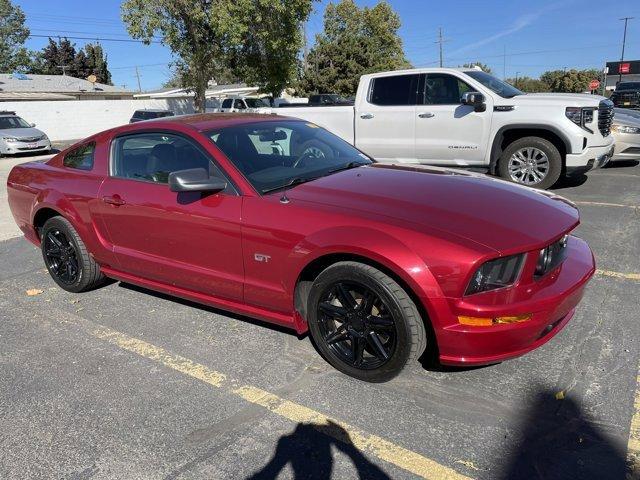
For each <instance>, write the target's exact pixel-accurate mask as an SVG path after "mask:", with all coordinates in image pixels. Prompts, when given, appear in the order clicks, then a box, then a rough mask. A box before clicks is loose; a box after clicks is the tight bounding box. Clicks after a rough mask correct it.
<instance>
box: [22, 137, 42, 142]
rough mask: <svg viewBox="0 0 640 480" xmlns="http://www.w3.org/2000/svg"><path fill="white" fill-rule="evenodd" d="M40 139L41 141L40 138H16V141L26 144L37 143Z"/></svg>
mask: <svg viewBox="0 0 640 480" xmlns="http://www.w3.org/2000/svg"><path fill="white" fill-rule="evenodd" d="M40 139H42V137H41V136H40V137H22V138H18V141H19V142H24V143H28V142H37V141H38V140H40Z"/></svg>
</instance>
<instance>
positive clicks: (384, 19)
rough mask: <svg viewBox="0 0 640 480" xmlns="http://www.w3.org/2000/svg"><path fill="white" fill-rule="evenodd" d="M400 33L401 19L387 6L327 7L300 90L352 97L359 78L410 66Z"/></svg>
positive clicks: (346, 1) (349, 1)
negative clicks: (322, 25)
mask: <svg viewBox="0 0 640 480" xmlns="http://www.w3.org/2000/svg"><path fill="white" fill-rule="evenodd" d="M399 28H400V18H399V17H398V15H397V14H396V13H395V12H394V11H393V9H392V8H391V6H390V5H389V4H388V3H387V2H386V1H382V2H379V3H378V4H376V5H375V6H374V7H371V8H369V7H364V8H359V7H358V6H357V5H356V3H355V2H354V1H353V0H341V1H340V2H338V3H337V4H336V3H329V5H327V8H326V10H325V14H324V31H323V32H322V33H321V34H319V35H317V36H316V43H315V45H314V47H313V48H312V49H311V51H310V52H309V55H308V58H307V66H306V68H305V69H304V71H303V72H302V76H301V79H300V81H299V83H298V88H297V89H298V90H299V91H300V93H302V94H306V95H309V94H312V93H340V94H343V95H353V94H355V92H356V90H357V88H358V82H359V79H360V76H361V75H364V74H367V73H373V72H379V71H384V70H397V69H400V68H408V67H410V64H409V62H408V61H407V59H406V58H405V55H404V50H403V47H402V40H401V39H400V37H399V36H398V29H399Z"/></svg>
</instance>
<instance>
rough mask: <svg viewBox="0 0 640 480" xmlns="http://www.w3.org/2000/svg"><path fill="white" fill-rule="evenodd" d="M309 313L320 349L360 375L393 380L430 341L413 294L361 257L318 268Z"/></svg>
mask: <svg viewBox="0 0 640 480" xmlns="http://www.w3.org/2000/svg"><path fill="white" fill-rule="evenodd" d="M305 313H306V319H307V322H308V324H309V332H310V334H311V338H312V339H313V343H314V345H315V346H316V348H317V349H318V351H319V352H320V354H322V356H323V357H324V358H325V359H326V360H327V362H329V363H330V364H331V365H333V366H334V367H335V368H336V369H338V370H340V371H341V372H343V373H345V374H347V375H350V376H352V377H354V378H357V379H359V380H364V381H367V382H386V381H388V380H391V379H392V378H393V377H395V376H396V375H398V374H399V373H400V372H401V371H402V369H403V368H404V367H405V365H406V364H407V362H409V361H412V360H417V359H418V358H419V357H420V355H421V354H422V352H424V350H425V348H426V345H427V337H426V328H425V323H424V321H423V318H422V317H421V315H420V313H419V311H418V309H417V307H416V305H415V303H414V302H413V300H412V299H411V297H410V295H409V294H408V293H407V292H406V291H405V290H404V289H403V288H402V287H401V286H400V285H399V284H398V283H397V282H396V281H395V280H394V279H392V278H391V277H389V276H388V275H387V274H385V273H383V272H381V271H380V270H378V269H377V268H375V267H373V266H371V265H366V264H363V263H360V262H355V261H342V262H336V263H334V264H332V265H330V266H328V267H327V268H325V269H324V270H323V271H322V272H320V274H319V275H318V276H317V277H316V278H315V280H314V282H313V285H312V286H311V289H310V290H309V297H308V299H307V308H306V312H305Z"/></svg>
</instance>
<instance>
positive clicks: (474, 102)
mask: <svg viewBox="0 0 640 480" xmlns="http://www.w3.org/2000/svg"><path fill="white" fill-rule="evenodd" d="M460 101H461V102H462V104H463V105H469V106H470V107H473V109H474V110H475V111H476V112H484V111H485V110H486V109H487V106H486V105H485V103H484V95H482V94H481V93H480V92H465V93H463V94H462V98H461V99H460Z"/></svg>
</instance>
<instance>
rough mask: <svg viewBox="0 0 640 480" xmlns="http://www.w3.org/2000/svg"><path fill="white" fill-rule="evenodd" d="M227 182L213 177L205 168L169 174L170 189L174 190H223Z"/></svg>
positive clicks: (213, 191) (212, 191)
mask: <svg viewBox="0 0 640 480" xmlns="http://www.w3.org/2000/svg"><path fill="white" fill-rule="evenodd" d="M225 188H227V182H225V181H224V180H222V179H221V178H218V177H212V176H210V175H209V172H207V171H206V170H205V169H204V168H190V169H188V170H178V171H177V172H171V173H170V174H169V190H171V191H172V192H211V193H215V192H221V191H222V190H224V189H225Z"/></svg>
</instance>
